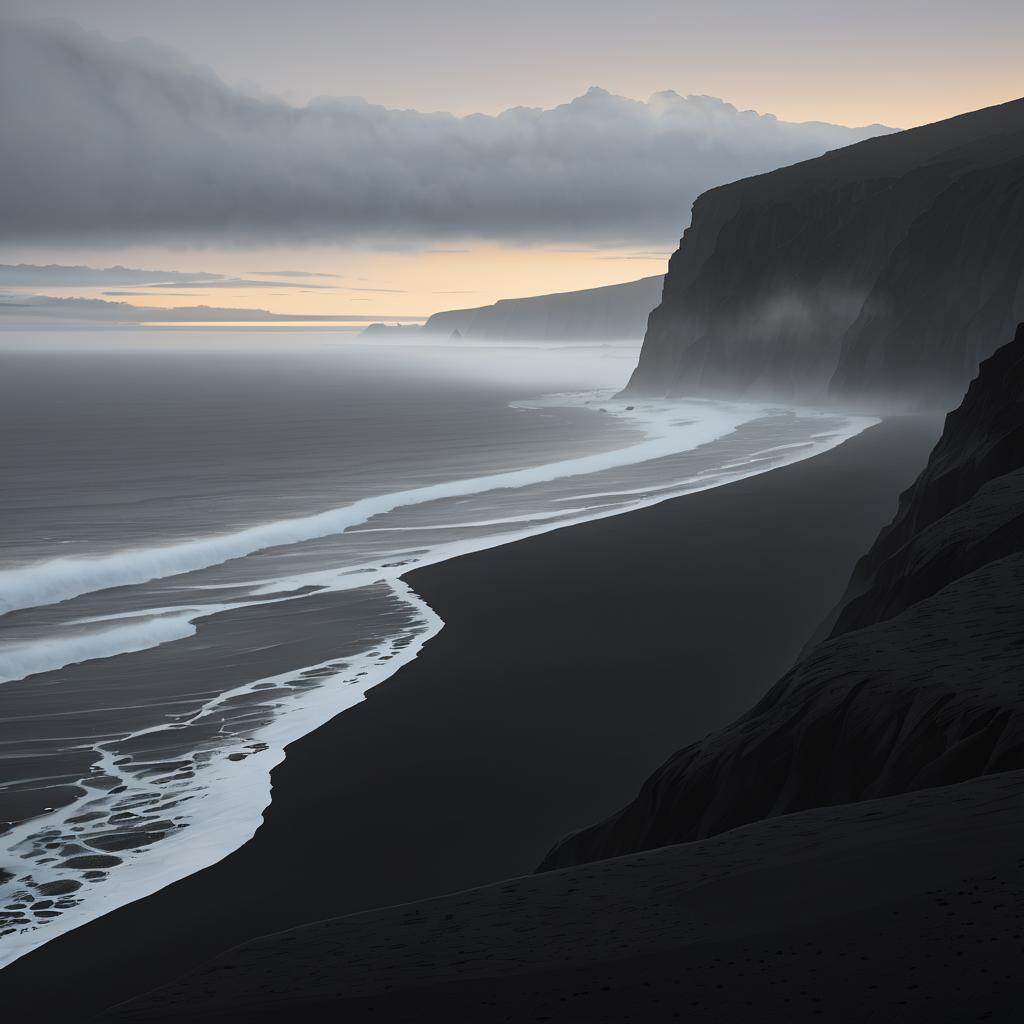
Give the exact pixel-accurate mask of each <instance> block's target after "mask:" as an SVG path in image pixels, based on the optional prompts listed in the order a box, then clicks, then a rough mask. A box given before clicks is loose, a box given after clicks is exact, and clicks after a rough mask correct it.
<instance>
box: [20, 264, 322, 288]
mask: <svg viewBox="0 0 1024 1024" xmlns="http://www.w3.org/2000/svg"><path fill="white" fill-rule="evenodd" d="M276 277H286V278H301V279H302V280H300V281H295V280H286V281H277V280H274V278H276ZM338 277H340V275H339V274H316V273H312V272H311V271H306V270H280V271H274V272H272V273H270V274H269V275H266V274H265V275H264V277H262V278H260V279H258V280H254V279H252V278H242V277H229V276H227V275H226V274H211V273H209V272H208V271H204V270H196V271H184V270H141V269H139V268H138V267H122V266H115V267H86V266H81V265H76V266H65V265H63V264H60V263H48V264H46V265H45V266H41V265H39V264H36V263H0V286H5V285H6V286H8V287H11V288H40V287H42V288H68V287H76V286H82V285H84V286H87V287H95V286H100V287H102V286H103V285H140V286H144V287H149V288H229V289H239V288H298V289H300V290H302V291H307V290H309V289H313V288H335V287H337V286H336V285H333V284H314V283H312V282H311V281H308V280H306V279H307V278H338ZM111 294H112V293H111ZM119 294H121V293H119ZM123 294H126V295H127V294H129V293H128V292H125V293H123ZM153 294H155V295H159V294H160V293H159V292H154V293H153Z"/></svg>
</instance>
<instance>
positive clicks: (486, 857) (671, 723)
mask: <svg viewBox="0 0 1024 1024" xmlns="http://www.w3.org/2000/svg"><path fill="white" fill-rule="evenodd" d="M926 424H927V425H926ZM937 433H938V425H937V423H936V422H935V421H931V420H929V421H917V420H890V421H887V422H886V423H884V424H881V425H880V426H877V427H872V428H869V429H868V430H867V431H865V432H864V433H862V434H860V435H857V437H855V438H853V439H852V440H850V441H847V442H846V443H844V444H843V445H841V446H839V447H838V448H835V449H832V450H831V451H829V452H827V453H825V454H823V455H819V456H816V457H814V458H812V459H808V460H804V461H801V462H799V463H795V464H792V465H790V466H787V467H782V468H779V469H776V470H773V471H771V472H769V473H765V474H761V475H758V476H754V477H748V478H746V479H745V480H742V481H739V482H736V483H732V484H728V485H725V486H723V487H718V488H714V489H711V490H708V491H704V492H699V493H696V494H690V495H684V496H683V497H682V498H676V499H669V500H668V501H665V502H663V503H661V504H658V505H654V506H649V507H647V508H644V509H639V510H634V511H633V512H631V513H630V514H629V515H619V516H614V517H610V518H607V519H600V520H594V521H590V522H587V523H583V524H577V525H574V526H573V527H572V529H571V530H557V531H553V532H551V533H546V534H542V535H539V536H535V537H531V538H528V539H526V540H523V541H517V542H514V543H512V544H507V545H503V546H500V547H497V548H492V549H488V550H486V551H483V552H478V553H474V554H471V555H466V556H462V557H460V558H456V559H453V560H450V561H446V562H443V563H438V564H437V565H435V566H428V567H425V568H422V569H418V570H414V571H413V572H411V573H409V574H408V576H407V577H406V578H407V581H408V582H409V583H410V584H411V585H412V586H413V587H414V589H415V590H416V592H417V593H418V594H419V595H420V596H421V597H422V598H423V599H424V600H425V601H426V602H427V603H428V604H429V605H430V606H431V607H432V608H435V609H437V611H438V613H439V614H440V615H441V617H442V618H443V619H444V621H445V623H446V628H445V629H444V630H443V631H442V633H441V634H439V635H438V636H437V637H435V638H434V639H433V640H431V641H430V643H429V644H428V645H427V647H426V648H425V649H424V651H423V652H422V653H421V655H420V657H419V658H418V659H417V660H416V661H414V662H411V663H410V664H409V665H406V666H405V667H404V668H403V669H401V670H400V671H399V672H398V673H396V674H395V675H394V676H393V677H391V679H389V680H388V681H386V682H385V683H383V684H381V685H380V686H378V687H377V688H375V689H374V690H373V691H371V692H370V694H369V695H368V698H367V700H365V701H364V702H363V703H362V704H360V705H358V706H357V707H355V708H352V709H350V710H349V711H346V712H345V713H344V714H343V715H341V716H339V717H337V718H335V719H333V720H332V721H331V722H330V723H328V724H327V725H325V726H323V727H321V728H320V729H319V730H317V731H315V732H314V733H311V734H308V735H307V736H305V737H303V739H301V740H300V741H298V742H297V743H295V744H293V745H292V746H290V747H289V749H288V756H287V759H286V761H285V762H284V763H283V764H282V765H280V766H279V767H278V768H277V769H276V770H275V772H274V775H273V785H274V791H275V792H274V800H273V803H272V804H271V806H270V808H269V809H268V811H267V812H266V815H265V824H264V825H263V826H262V827H261V829H260V831H259V832H258V833H257V835H256V837H255V838H254V839H253V840H252V841H250V843H248V844H246V845H245V846H243V847H242V848H241V849H239V850H238V851H236V852H235V853H234V854H231V855H230V856H228V857H227V858H225V859H224V860H222V861H221V862H220V863H218V864H217V865H215V866H213V867H211V868H208V869H206V870H204V871H201V872H199V873H198V874H196V875H192V876H189V877H188V878H186V879H183V880H182V881H180V882H178V883H175V884H174V885H172V886H170V887H168V888H167V889H164V890H162V891H161V892H159V893H157V894H155V895H154V896H151V897H149V898H148V899H145V900H142V901H139V902H137V903H135V904H131V905H129V906H127V907H124V908H122V909H121V910H118V911H115V912H113V913H112V914H110V915H108V916H107V917H105V918H101V919H98V920H96V921H94V922H92V923H90V924H88V925H85V926H83V927H82V928H79V929H77V930H76V931H73V932H71V933H68V934H67V935H65V936H63V937H59V938H57V939H55V940H52V941H51V942H50V943H47V944H46V945H44V946H43V947H41V948H40V949H38V950H36V951H34V952H32V953H30V954H28V955H27V956H26V957H24V958H23V959H22V960H19V961H16V962H15V963H14V964H13V965H11V966H10V967H8V968H6V969H5V970H4V971H3V972H2V973H0V992H2V993H3V995H4V998H5V1002H6V1003H7V1004H8V1005H13V1006H18V1005H19V999H24V1000H25V1002H24V1004H23V1005H24V1006H25V1009H26V1012H30V1011H32V1010H34V1011H38V1010H39V1009H40V1005H39V993H40V991H43V990H45V991H46V992H47V998H46V1007H47V1009H59V1010H63V1009H64V1008H65V1007H66V1008H67V1012H69V1013H70V1012H73V1013H74V1014H75V1015H76V1016H77V1017H79V1018H80V1017H82V1016H83V1015H88V1014H91V1013H94V1012H97V1011H98V1010H100V1009H102V1008H103V1007H105V1006H108V1005H110V1004H112V1003H116V1002H120V1001H122V1000H124V999H126V998H129V997H130V996H131V995H133V994H135V993H137V992H141V991H144V990H146V989H149V988H152V987H153V986H154V985H157V984H160V983H162V982H164V981H167V980H169V979H170V978H171V977H174V976H177V975H179V974H181V973H182V972H183V971H185V970H188V969H190V968H191V967H194V966H196V965H197V964H198V963H200V962H202V961H204V960H207V959H209V958H210V957H211V956H213V955H215V954H216V953H218V952H221V951H222V950H223V949H225V948H227V947H228V946H231V945H234V944H236V943H238V942H240V941H243V940H245V939H249V938H252V937H253V936H255V935H258V934H263V933H267V932H271V931H278V930H281V929H283V928H287V927H291V926H293V925H296V924H301V923H305V922H307V921H310V920H317V919H322V918H325V917H334V916H339V915H342V914H346V913H351V912H355V911H358V910H366V909H370V908H372V907H377V906H383V905H386V904H393V903H399V902H406V901H408V900H411V899H420V898H425V897H428V896H434V895H439V894H441V893H443V892H447V891H453V890H456V889H464V888H467V887H469V886H472V885H478V884H483V883H486V882H489V881H495V880H497V879H500V878H504V877H510V876H514V875H522V874H523V873H526V872H529V871H530V870H532V869H533V867H535V866H536V864H537V863H538V862H539V860H540V858H541V857H542V856H543V855H544V853H545V852H546V851H547V849H548V848H549V847H550V846H551V845H552V844H553V843H554V842H555V841H556V840H557V839H558V838H559V837H560V835H562V834H564V832H566V831H568V830H570V829H572V828H576V827H579V826H582V825H586V824H589V823H591V822H592V821H594V820H595V819H597V818H599V817H602V816H603V815H605V814H607V813H609V812H611V811H613V810H615V809H616V808H617V807H618V806H619V805H621V804H622V803H624V802H625V801H626V800H628V799H629V798H630V797H631V796H632V795H633V792H634V791H635V789H636V788H637V787H638V785H639V783H640V781H641V780H642V779H643V778H644V777H645V776H646V774H647V773H648V772H649V771H650V770H651V769H652V768H653V767H654V766H656V765H657V764H658V763H659V762H660V761H661V760H662V759H663V758H664V757H665V756H666V755H667V754H668V753H670V752H671V751H672V750H674V749H676V748H677V747H678V746H679V745H680V743H682V742H686V741H687V739H689V738H696V737H697V736H699V735H701V734H703V733H704V732H707V731H708V730H709V729H711V728H714V727H715V726H717V725H720V724H723V723H724V722H725V721H727V720H729V719H730V718H731V717H733V716H735V715H736V714H738V713H739V712H741V711H743V710H745V708H746V707H747V706H749V704H750V703H752V702H753V701H754V700H755V699H756V698H757V697H758V696H759V695H760V693H761V692H763V690H765V689H766V688H767V687H768V686H769V685H771V683H772V682H773V681H774V677H775V676H776V675H777V674H779V673H780V672H781V671H782V670H784V669H785V668H786V667H788V663H789V661H791V660H792V658H793V656H794V655H795V654H796V652H797V651H798V650H799V647H800V646H801V645H802V643H803V642H804V641H805V640H806V639H807V636H809V635H810V633H811V632H812V631H813V629H814V628H815V627H816V626H817V624H818V622H820V620H821V619H822V618H823V617H824V616H825V615H826V614H827V612H828V610H829V607H830V604H831V602H833V601H834V600H835V599H837V598H838V596H839V593H840V592H841V589H842V587H843V585H844V584H845V582H846V579H847V577H848V574H849V571H850V569H851V568H852V564H853V560H854V559H855V558H856V557H857V556H858V555H859V554H860V553H861V552H862V550H863V548H864V547H865V546H866V543H867V542H868V541H869V540H870V539H871V538H872V537H873V536H874V534H875V533H876V532H877V529H878V528H879V527H880V526H881V525H882V524H883V523H884V522H886V521H887V520H888V518H889V517H890V516H891V514H892V512H893V511H894V510H895V504H896V496H897V494H898V492H899V490H901V489H902V487H903V486H905V485H906V484H909V483H910V481H911V480H912V479H913V477H914V476H915V475H916V473H917V471H918V470H919V469H920V466H921V465H922V464H923V462H924V459H925V457H926V455H927V451H928V449H929V448H930V446H931V442H932V441H933V440H934V438H935V437H936V436H937ZM781 574H785V575H786V577H787V584H786V587H787V592H789V593H792V594H793V596H794V600H793V601H792V602H790V603H788V604H787V606H786V607H784V608H783V607H779V605H780V602H778V601H777V600H774V581H775V580H777V579H778V578H779V576H780V575H781ZM681 621H682V622H686V623H687V625H688V627H689V628H688V630H684V631H683V632H682V635H681V636H679V637H678V639H677V637H676V632H677V631H678V630H679V626H680V622H681ZM737 623H739V624H740V626H741V627H742V629H743V632H744V639H745V640H746V643H744V644H742V645H736V644H735V643H734V642H733V641H734V640H735V633H736V629H737ZM499 652H500V653H499ZM667 664H674V665H676V666H678V668H679V671H678V673H672V676H673V678H666V674H665V669H664V666H665V665H667ZM682 676H686V677H688V679H687V681H688V682H690V683H691V685H690V686H689V687H687V686H686V685H683V684H682V683H681V680H680V678H679V677H682ZM554 683H557V684H558V686H557V688H555V687H553V685H552V684H554ZM627 689H628V692H625V691H626V690H627ZM625 712H628V713H625ZM524 751H525V752H528V754H529V756H528V757H527V758H524V757H523V754H524ZM325 808H326V813H325ZM200 929H201V931H197V930H200ZM127 978H131V979H132V981H131V982H128V981H126V979H127ZM44 986H45V989H44Z"/></svg>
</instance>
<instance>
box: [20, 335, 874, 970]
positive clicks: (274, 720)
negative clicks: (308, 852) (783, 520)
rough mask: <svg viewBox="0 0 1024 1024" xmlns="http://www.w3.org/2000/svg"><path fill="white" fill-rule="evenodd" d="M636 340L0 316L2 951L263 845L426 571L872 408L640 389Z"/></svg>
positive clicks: (414, 641) (407, 611)
mask: <svg viewBox="0 0 1024 1024" xmlns="http://www.w3.org/2000/svg"><path fill="white" fill-rule="evenodd" d="M637 352H638V345H637V344H636V343H622V344H601V345H583V344H573V345H556V344H519V345H516V344H501V345H498V344H487V345H472V344H469V343H467V342H461V343H450V344H427V343H423V342H411V341H404V340H403V341H401V342H398V341H395V342H388V341H383V340H382V341H374V342H372V343H370V342H365V341H361V340H360V339H351V338H348V337H344V336H339V335H337V334H336V333H335V332H333V331H331V330H327V329H323V330H287V331H285V330H256V329H248V330H240V329H236V330H232V329H227V328H222V329H210V330H198V329H192V330H185V329H167V328H125V329H122V330H117V331H111V330H107V331H101V332H94V331H88V330H70V329H68V330H63V331H57V330H41V329H40V330H35V329H19V330H13V329H8V330H5V331H3V332H2V334H0V438H2V439H3V440H2V444H0V468H2V477H0V479H2V480H3V489H2V496H0V965H2V964H4V963H9V962H10V961H12V960H14V959H16V958H17V957H19V956H21V955H23V954H24V953H26V952H28V951H29V950H31V949H32V948H33V947H35V946H37V945H39V944H41V943H43V942H45V941H47V940H48V939H50V938H52V937H54V936H56V935H58V934H60V933H62V932H64V931H67V930H68V929H70V928H74V927H76V926H78V925H80V924H82V923H84V922H86V921H88V920H90V919H92V918H95V917H97V916H99V915H101V914H104V913H107V912H108V911H110V910H113V909H114V908H116V907H118V906H121V905H123V904H125V903H128V902H130V901H133V900H136V899H140V898H143V897H144V896H146V895H147V894H149V893H152V892H154V891H156V890H157V889H159V888H161V887H163V886H165V885H167V884H169V883H171V882H173V881H174V880H176V879H178V878H182V877H184V876H186V875H188V874H190V873H192V872H194V871H197V870H200V869H201V868H203V867H205V866H208V865H210V864H212V863H215V862H216V861H218V860H220V859H221V858H223V857H224V856H226V855H227V854H229V853H230V852H231V851H232V850H235V849H237V848H238V847H239V846H240V845H242V844H243V843H245V842H246V841H247V840H248V839H249V838H250V837H251V836H252V835H253V833H254V832H255V830H256V829H257V828H258V827H259V825H260V822H261V816H262V813H263V811H264V810H265V808H266V807H267V806H268V804H269V802H270V800H271V787H270V772H271V769H272V768H273V767H274V766H275V765H276V764H277V763H279V762H280V761H281V759H282V758H283V757H284V756H285V748H286V746H287V744H289V743H290V742H292V741H294V740H296V739H298V738H299V737H301V736H303V735H305V734H306V733H308V732H310V731H312V730H313V729H315V728H317V727H318V726H320V725H322V724H323V723H325V722H327V721H328V720H329V719H331V718H332V717H334V716H335V715H337V714H339V713H342V712H344V711H345V710H346V709H347V708H350V707H352V706H353V705H354V704H356V703H357V702H359V701H360V700H362V699H363V697H364V696H365V694H366V693H367V691H368V690H369V689H371V688H372V687H373V686H374V685H376V684H377V683H379V682H381V681H382V680H384V679H386V678H387V677H388V676H390V675H392V674H393V673H394V672H395V671H397V670H398V669H399V668H400V667H401V666H402V665H403V664H404V663H406V662H408V661H409V660H410V659H413V658H415V657H416V654H417V652H418V651H419V650H420V649H421V647H422V646H423V644H425V643H427V642H429V640H430V638H431V637H432V636H434V635H435V634H436V633H437V632H438V631H439V630H440V629H442V628H443V625H444V624H443V622H441V621H440V619H439V618H438V616H437V615H436V614H435V613H434V611H433V610H432V609H430V608H429V607H428V606H427V605H426V604H425V603H424V602H423V601H422V600H421V599H420V598H419V597H418V596H417V595H416V593H415V592H414V591H413V590H412V589H411V588H410V587H409V586H408V584H406V583H405V581H404V579H403V575H404V574H405V573H406V572H408V571H409V570H410V569H411V568H413V567H416V566H422V565H425V564H429V563H434V562H439V561H443V560H445V559H448V558H453V557H457V556H458V555H460V554H463V553H466V552H470V551H475V550H480V549H482V548H486V547H491V546H494V545H497V544H502V543H506V542H508V541H510V540H514V539H518V538H522V537H525V536H529V535H531V534H536V533H540V532H543V531H547V530H552V529H557V528H559V527H563V526H566V525H569V524H571V523H575V522H581V521H585V520H588V519H594V518H597V517H601V516H608V515H616V514H619V513H623V512H627V511H629V510H630V509H634V508H638V507H641V506H643V505H649V504H652V503H655V502H657V501H661V500H664V499H666V498H670V497H675V496H678V495H682V494H685V493H687V492H690V491H696V490H701V489H705V488H708V487H715V486H719V485H721V484H725V483H728V482H730V481H734V480H737V479H741V478H743V477H746V476H750V475H752V474H755V473H759V472H764V471H766V470H770V469H772V468H775V467H777V466H780V465H784V464H787V463H790V462H793V461H796V460H799V459H802V458H807V457H809V456H812V455H815V454H818V453H820V452H823V451H826V450H828V449H829V448H831V447H834V446H835V445H836V444H839V443H841V442H842V441H843V440H845V439H847V438H849V437H850V436H852V435H854V434H856V433H858V432H859V431H861V430H863V429H864V428H865V427H867V426H868V425H870V424H871V423H874V422H875V420H873V419H870V418H868V417H862V416H852V415H845V414H843V413H840V412H836V411H834V410H831V411H830V410H816V409H807V408H790V407H784V406H778V405H769V404H757V403H738V402H724V401H712V400H699V399H684V400H678V401H674V402H655V401H645V400H637V399H622V398H616V397H615V396H616V393H617V392H618V390H619V389H620V388H621V387H622V385H623V384H624V383H625V381H626V380H627V379H628V376H629V373H630V371H631V369H632V367H633V366H634V365H635V361H636V356H637ZM479 585H480V595H479V596H480V600H481V601H482V602H486V601H487V581H486V580H481V581H480V584H479Z"/></svg>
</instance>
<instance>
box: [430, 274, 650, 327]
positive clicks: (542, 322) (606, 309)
mask: <svg viewBox="0 0 1024 1024" xmlns="http://www.w3.org/2000/svg"><path fill="white" fill-rule="evenodd" d="M663 281H664V277H663V276H662V275H660V274H659V275H658V276H657V277H644V278H641V279H640V280H639V281H629V282H627V283H626V284H614V285H608V286H607V287H604V288H586V289H584V290H582V291H578V292H558V293H555V294H552V295H535V296H531V297H529V298H524V299H501V300H499V301H498V302H495V303H494V304H493V305H491V306H480V307H479V308H477V309H453V310H448V311H447V312H444V313H435V314H434V315H433V316H432V317H430V319H429V320H427V322H426V324H424V326H423V330H424V333H428V334H437V335H442V336H444V337H449V336H451V334H452V332H453V331H456V330H457V331H458V332H459V335H460V336H461V337H462V338H466V339H468V340H471V341H504V340H512V341H619V340H623V339H637V340H639V339H640V338H642V337H643V333H644V325H645V324H646V322H647V315H648V314H649V313H650V311H651V310H652V309H653V308H654V307H655V306H656V305H657V304H658V302H659V301H660V300H661V287H662V282H663Z"/></svg>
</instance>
